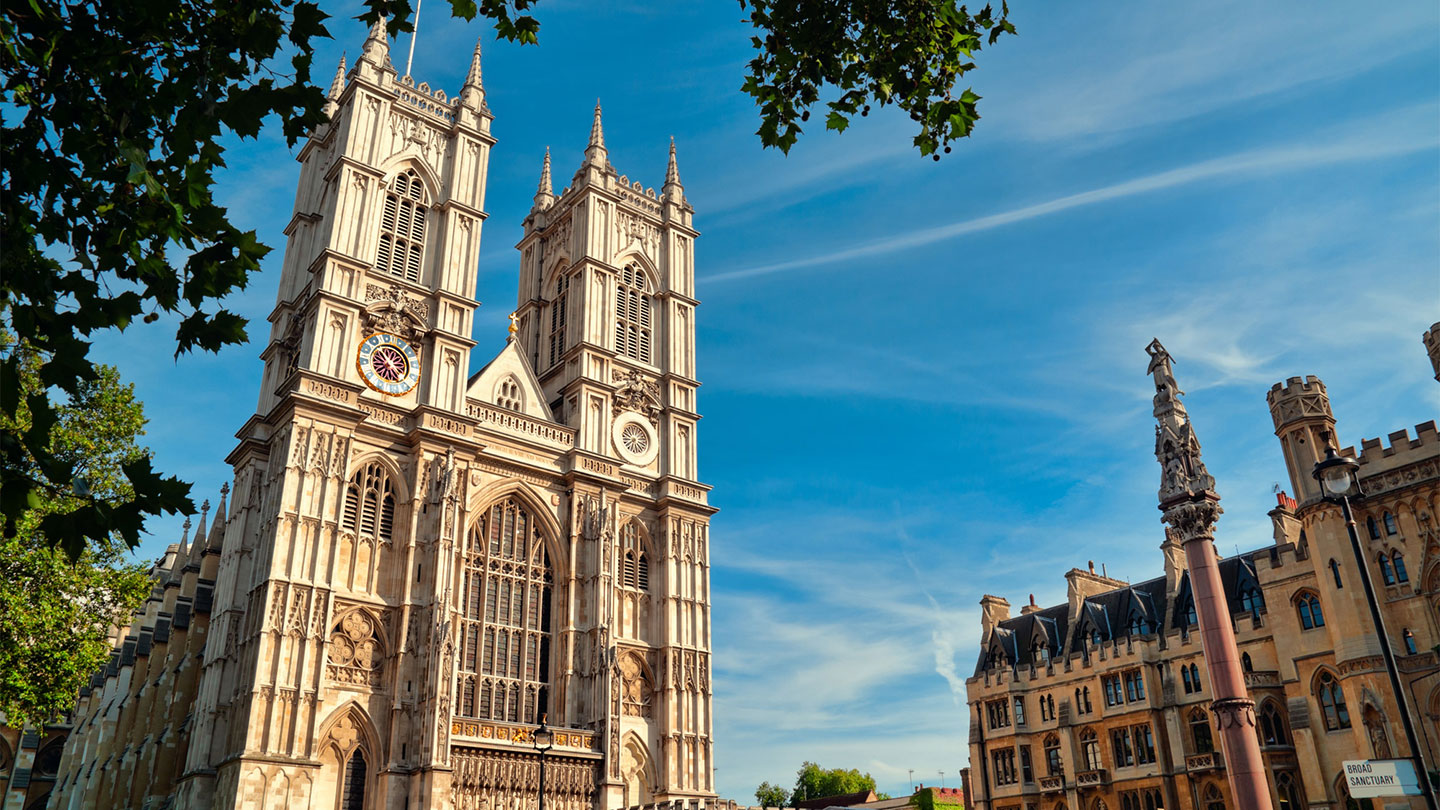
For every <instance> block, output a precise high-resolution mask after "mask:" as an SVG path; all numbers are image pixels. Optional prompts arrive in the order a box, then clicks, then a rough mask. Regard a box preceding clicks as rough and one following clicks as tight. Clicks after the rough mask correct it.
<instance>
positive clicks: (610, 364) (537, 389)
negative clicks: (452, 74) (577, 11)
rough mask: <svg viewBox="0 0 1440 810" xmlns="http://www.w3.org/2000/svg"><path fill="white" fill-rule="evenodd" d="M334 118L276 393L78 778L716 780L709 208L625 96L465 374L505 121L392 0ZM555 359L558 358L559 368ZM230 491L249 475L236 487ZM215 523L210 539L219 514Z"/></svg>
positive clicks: (256, 792)
mask: <svg viewBox="0 0 1440 810" xmlns="http://www.w3.org/2000/svg"><path fill="white" fill-rule="evenodd" d="M327 110H328V111H329V112H330V114H331V123H329V124H327V125H325V126H323V127H322V128H320V129H319V130H318V131H316V132H314V133H312V134H311V136H310V138H309V140H308V141H307V142H306V143H305V145H304V147H303V148H302V150H301V152H300V155H299V160H300V163H301V175H300V183H299V189H298V192H297V194H296V201H295V208H294V215H293V217H292V219H291V221H290V224H289V226H288V227H287V228H286V235H287V237H288V243H287V247H286V253H285V258H284V261H283V264H282V267H281V270H280V278H279V289H278V292H277V295H276V305H275V308H274V310H273V313H272V315H271V317H270V322H271V332H270V337H269V340H268V342H267V345H266V347H265V349H264V351H263V352H262V353H261V357H262V359H263V360H264V361H265V367H264V373H263V378H262V380H261V385H260V394H259V404H258V407H257V411H256V415H255V416H254V417H252V418H251V419H250V420H249V421H247V422H246V423H245V425H243V426H242V427H241V429H240V431H239V433H238V434H237V435H238V438H239V443H238V445H237V446H236V447H235V449H234V450H233V451H232V452H231V454H230V455H229V457H228V459H227V461H228V463H229V464H231V465H232V466H233V468H234V483H233V487H234V489H233V492H230V493H229V494H228V498H222V500H221V503H220V507H219V510H218V513H217V514H216V516H215V518H214V520H213V522H212V523H211V526H210V527H209V529H208V531H207V530H206V528H205V527H204V524H205V522H206V520H202V527H201V529H200V530H199V531H197V533H196V538H195V539H194V540H189V539H186V540H185V541H184V542H181V543H179V544H176V545H175V546H172V547H171V549H170V551H169V552H168V553H167V556H166V558H165V559H164V560H162V561H161V563H160V564H159V565H158V566H157V571H156V574H157V582H158V585H157V590H156V595H155V597H154V598H152V599H151V600H150V602H149V603H148V604H147V605H146V606H145V608H144V609H143V610H142V611H141V612H140V613H139V614H138V615H137V616H136V617H135V621H134V622H133V623H132V625H131V626H130V628H128V630H126V631H124V632H122V634H121V638H120V647H119V648H118V649H117V652H116V654H115V656H114V657H112V660H111V664H110V666H109V667H107V669H106V670H105V671H103V672H101V673H97V675H96V677H95V679H94V680H93V681H92V683H91V687H90V688H89V689H88V690H87V692H86V694H84V695H83V696H82V697H81V700H80V703H79V705H78V706H77V709H76V711H75V714H74V728H73V732H72V734H71V739H70V742H69V744H68V745H66V746H65V753H64V757H63V762H62V763H61V765H60V768H59V772H58V779H57V782H56V785H55V789H54V793H53V794H52V797H51V802H50V806H51V807H61V808H76V809H77V810H78V808H110V807H161V806H165V807H171V806H173V807H183V808H192V807H193V808H199V807H205V808H212V807H213V808H225V809H226V810H228V809H229V808H247V809H248V808H257V809H258V808H266V809H268V808H288V810H300V808H314V809H315V810H334V809H336V808H343V810H360V809H361V808H363V809H364V810H378V809H379V808H395V809H396V810H399V809H400V808H412V807H413V808H455V809H456V810H465V809H472V808H486V810H501V808H504V810H520V809H521V808H530V807H533V806H534V804H535V801H536V798H537V797H538V795H539V784H540V764H541V760H540V758H539V756H538V754H537V752H536V749H535V747H534V742H533V739H532V734H533V732H534V729H535V728H536V726H537V725H538V724H539V723H540V722H541V721H542V719H543V720H545V721H547V722H548V725H549V727H550V728H551V729H553V731H554V733H555V737H554V747H553V748H552V749H550V751H549V753H548V754H547V755H546V756H545V759H544V765H545V779H544V782H545V801H546V807H547V808H556V809H557V810H589V809H590V808H595V810H602V809H604V808H615V807H622V806H635V805H642V804H657V803H658V804H661V805H664V806H666V807H674V808H681V807H696V806H699V805H701V804H709V803H712V802H713V799H714V766H713V761H712V749H711V741H712V733H713V719H712V713H711V695H712V689H711V682H710V672H711V667H710V615H709V610H710V594H709V534H708V527H709V519H710V516H711V515H712V514H713V513H714V511H715V510H714V509H713V508H712V507H710V506H709V505H708V503H707V498H708V489H709V488H708V487H706V486H705V485H704V484H702V483H700V482H699V481H698V480H697V467H696V425H697V422H698V420H699V415H698V413H697V412H696V402H695V391H696V389H697V387H698V385H699V384H698V381H697V380H696V379H695V332H694V329H695V325H694V316H695V307H696V305H697V303H698V302H697V301H696V300H695V299H694V297H693V295H694V250H693V248H694V240H695V238H696V236H697V235H698V234H697V233H696V232H695V231H694V230H693V228H692V226H691V217H692V215H693V211H692V209H691V208H690V206H689V203H688V202H687V201H686V199H685V197H684V193H683V190H682V188H681V185H680V179H679V172H678V170H677V168H676V163H675V156H674V147H673V144H672V147H671V159H670V165H669V169H668V171H667V176H666V181H665V184H664V186H663V190H662V192H661V193H659V194H657V193H656V192H655V191H654V190H653V189H645V188H642V186H641V184H639V183H638V182H632V181H630V180H629V179H628V178H626V177H623V176H620V175H619V174H618V173H617V172H616V171H615V169H614V168H613V167H612V166H611V165H610V163H609V161H608V158H607V154H606V151H605V146H604V136H603V132H602V130H601V122H600V111H599V108H598V107H597V109H596V111H595V120H594V126H593V130H592V133H591V138H590V143H589V146H588V148H587V149H586V151H585V158H584V161H583V163H582V165H581V168H580V169H579V171H577V172H576V174H575V177H574V180H573V181H572V182H571V184H570V186H569V187H568V188H566V189H564V190H562V192H561V193H560V194H559V195H558V196H557V195H555V194H554V193H553V192H552V190H551V187H550V160H549V157H548V155H547V157H546V161H545V166H544V175H543V178H542V181H541V190H540V192H539V193H537V194H536V202H535V207H534V208H533V210H532V211H531V212H530V214H529V216H528V217H527V218H526V220H525V238H524V240H522V242H521V243H520V245H519V249H520V253H521V275H520V289H519V290H518V295H517V302H518V303H517V308H516V310H517V311H516V314H515V315H514V316H512V326H511V330H510V331H511V334H510V339H509V341H508V342H507V343H506V344H505V347H504V349H503V350H501V352H500V353H499V355H498V356H496V357H495V358H494V359H493V360H492V361H491V362H490V363H489V364H488V365H486V366H485V367H484V368H483V369H482V370H481V371H480V372H479V373H477V374H475V375H473V376H469V377H468V378H467V373H466V372H467V369H468V367H469V365H470V352H471V349H472V348H473V347H474V346H475V342H474V341H473V340H472V339H471V327H472V319H473V314H474V311H475V309H476V307H477V306H478V303H477V301H476V300H475V282H476V279H475V268H476V264H477V260H478V256H479V246H480V230H481V226H482V225H483V223H484V220H485V216H486V215H485V213H484V199H485V185H486V180H487V172H488V165H489V159H490V152H491V149H492V148H493V147H494V145H495V139H494V138H493V137H492V136H491V134H490V122H491V113H490V110H489V109H488V107H487V105H486V102H485V93H484V89H483V86H482V83H481V75H480V56H479V49H478V47H477V49H476V52H475V56H474V59H473V61H472V64H471V68H470V73H469V76H468V77H467V79H466V81H465V84H464V87H463V88H462V90H461V92H460V94H459V96H458V97H453V98H452V97H447V96H446V94H445V93H444V92H442V91H438V90H434V89H432V88H430V87H428V86H427V85H425V84H423V83H422V84H419V85H418V86H417V85H416V84H415V83H414V82H413V81H412V80H411V79H410V78H409V77H405V78H400V77H397V75H396V71H395V70H394V68H393V67H392V66H391V62H390V59H389V54H388V42H387V40H386V37H385V34H384V29H383V26H377V27H376V28H375V29H373V30H372V31H371V33H370V36H369V37H368V39H367V40H366V42H365V45H364V49H363V52H362V53H361V56H360V58H359V60H358V61H357V63H356V64H355V66H354V69H353V70H351V71H349V72H348V73H347V72H346V70H345V66H344V65H343V64H342V65H341V68H340V70H339V71H338V72H337V74H336V77H335V81H334V84H333V86H332V88H331V90H330V94H329V102H328V104H327ZM537 372H538V373H537ZM227 501H228V502H227ZM202 535H203V536H204V537H203V539H202V537H201V536H202Z"/></svg>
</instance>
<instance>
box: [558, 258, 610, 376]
mask: <svg viewBox="0 0 1440 810" xmlns="http://www.w3.org/2000/svg"><path fill="white" fill-rule="evenodd" d="M569 305H570V277H569V276H566V275H562V276H560V278H559V279H557V280H556V282H555V298H554V300H552V301H551V302H550V365H552V366H553V365H555V364H556V363H558V362H560V355H562V354H564V353H565V314H566V312H567V310H569V308H570V306H569ZM617 345H618V344H617Z"/></svg>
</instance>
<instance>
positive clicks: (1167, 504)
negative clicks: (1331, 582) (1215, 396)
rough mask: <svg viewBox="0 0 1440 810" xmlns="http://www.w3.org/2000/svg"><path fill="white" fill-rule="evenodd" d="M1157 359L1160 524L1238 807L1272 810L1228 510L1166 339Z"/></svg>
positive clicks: (1153, 364) (1154, 345)
mask: <svg viewBox="0 0 1440 810" xmlns="http://www.w3.org/2000/svg"><path fill="white" fill-rule="evenodd" d="M1145 352H1146V353H1147V354H1149V355H1150V365H1149V367H1148V368H1147V369H1146V373H1148V374H1150V375H1152V376H1153V377H1154V379H1155V422H1156V423H1155V459H1156V460H1157V461H1159V462H1160V492H1159V499H1160V505H1159V508H1160V511H1161V520H1162V521H1164V522H1165V523H1166V524H1169V527H1170V528H1169V531H1168V532H1167V535H1169V536H1171V537H1173V538H1174V539H1175V540H1178V541H1179V542H1180V543H1181V545H1182V547H1183V548H1184V550H1185V560H1186V564H1187V567H1188V568H1189V571H1190V586H1191V589H1192V590H1193V592H1194V597H1195V608H1196V613H1197V614H1198V617H1199V619H1200V644H1201V648H1202V649H1203V651H1204V654H1205V666H1206V669H1207V670H1209V673H1210V683H1211V686H1212V694H1214V695H1215V700H1214V701H1213V702H1211V704H1210V710H1211V712H1213V713H1214V715H1215V727H1216V730H1217V731H1218V732H1219V733H1220V740H1221V744H1222V746H1223V748H1224V752H1225V769H1226V775H1227V777H1228V778H1229V780H1230V790H1231V794H1232V795H1233V796H1234V797H1235V803H1236V806H1238V807H1244V808H1247V810H1270V808H1271V803H1270V789H1269V787H1268V786H1267V782H1266V778H1265V763H1264V761H1263V760H1262V759H1261V757H1260V740H1259V738H1258V737H1257V735H1256V733H1255V701H1253V700H1251V699H1250V698H1249V696H1248V695H1249V693H1248V692H1247V690H1246V688H1245V673H1244V671H1243V669H1242V668H1241V666H1240V650H1239V648H1238V647H1237V646H1236V644H1235V630H1234V626H1233V625H1232V624H1231V620H1230V607H1229V603H1228V602H1227V600H1226V598H1225V586H1224V583H1223V582H1222V581H1221V578H1220V567H1219V560H1218V558H1217V556H1216V554H1215V544H1214V542H1213V540H1214V537H1215V522H1216V521H1217V520H1219V519H1220V515H1221V513H1222V512H1223V511H1224V510H1222V509H1221V508H1220V495H1219V493H1217V492H1216V491H1215V479H1214V477H1212V476H1211V475H1210V473H1209V472H1208V471H1207V470H1206V469H1205V462H1204V461H1203V460H1201V458H1200V440H1199V439H1197V438H1196V436H1195V431H1194V429H1193V427H1192V425H1191V422H1190V415H1189V414H1188V413H1187V412H1186V411H1185V404H1184V403H1183V402H1182V401H1181V399H1180V398H1181V396H1183V395H1184V392H1183V391H1181V390H1180V386H1179V385H1178V384H1177V383H1176V382H1175V373H1174V368H1173V362H1174V361H1173V360H1172V358H1171V357H1170V353H1169V352H1167V351H1166V350H1165V347H1164V346H1162V345H1160V341H1159V340H1152V341H1151V342H1150V345H1149V346H1147V347H1146V348H1145Z"/></svg>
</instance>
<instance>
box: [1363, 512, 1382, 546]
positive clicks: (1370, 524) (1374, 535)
mask: <svg viewBox="0 0 1440 810" xmlns="http://www.w3.org/2000/svg"><path fill="white" fill-rule="evenodd" d="M1365 528H1366V529H1368V530H1369V531H1370V539H1371V540H1379V539H1380V524H1378V523H1376V522H1375V517H1374V516H1373V515H1372V516H1370V517H1367V518H1365Z"/></svg>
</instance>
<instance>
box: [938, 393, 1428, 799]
mask: <svg viewBox="0 0 1440 810" xmlns="http://www.w3.org/2000/svg"><path fill="white" fill-rule="evenodd" d="M1268 403H1269V406H1270V411H1271V415H1272V416H1273V418H1274V423H1275V432H1276V436H1277V437H1278V438H1279V439H1280V443H1281V448H1282V452H1283V454H1284V458H1285V463H1286V466H1287V468H1288V469H1289V473H1290V478H1291V487H1292V491H1293V492H1295V493H1296V496H1297V497H1295V498H1291V497H1290V496H1288V495H1286V494H1285V493H1280V494H1279V495H1278V496H1277V505H1276V507H1275V509H1273V510H1272V511H1271V512H1270V517H1271V519H1272V522H1273V525H1274V542H1273V544H1270V545H1266V546H1264V547H1261V548H1258V549H1256V550H1254V551H1250V552H1246V553H1244V554H1240V555H1238V556H1234V557H1230V558H1228V559H1223V560H1221V561H1220V563H1219V571H1220V579H1221V582H1222V583H1223V590H1224V594H1225V601H1226V602H1227V605H1228V608H1229V614H1230V618H1231V622H1232V627H1233V629H1234V632H1235V636H1236V640H1237V642H1238V646H1239V650H1240V653H1241V662H1242V665H1243V671H1244V684H1245V688H1246V691H1247V692H1248V697H1249V699H1250V700H1253V701H1254V702H1255V720H1254V723H1255V729H1254V733H1255V734H1256V736H1257V737H1258V739H1259V742H1260V747H1261V752H1262V759H1263V764H1264V769H1265V774H1266V781H1267V782H1268V784H1269V788H1270V791H1271V797H1270V798H1271V800H1272V802H1273V806H1274V807H1275V808H1277V810H1299V808H1305V807H1310V808H1335V810H1342V809H1343V808H1347V807H1356V806H1366V805H1367V804H1368V800H1366V801H1362V802H1359V803H1358V804H1357V803H1356V802H1354V800H1350V799H1349V798H1348V796H1347V794H1346V792H1345V786H1344V779H1343V777H1342V776H1341V763H1342V762H1343V761H1344V760H1348V759H1369V758H1384V757H1391V756H1406V755H1408V753H1409V752H1408V749H1407V746H1406V741H1405V736H1404V731H1403V729H1402V727H1401V724H1400V720H1399V718H1398V717H1397V716H1395V715H1394V709H1393V707H1394V705H1395V701H1394V698H1393V695H1392V694H1391V688H1390V684H1389V681H1388V679H1387V677H1386V674H1385V669H1384V664H1383V661H1382V659H1381V656H1380V651H1379V646H1378V643H1377V640H1376V636H1375V631H1374V625H1373V623H1372V621H1371V618H1370V614H1369V609H1368V607H1367V606H1366V602H1365V598H1364V593H1363V590H1362V587H1361V583H1360V581H1359V579H1358V577H1357V575H1356V573H1355V570H1354V566H1355V557H1354V554H1353V553H1352V550H1351V547H1350V540H1349V536H1348V534H1347V532H1346V529H1345V525H1344V523H1343V521H1342V519H1341V516H1340V508H1339V507H1338V506H1335V505H1333V504H1330V503H1327V502H1325V501H1323V500H1321V498H1320V493H1319V490H1318V487H1317V484H1316V482H1315V481H1314V479H1313V478H1312V477H1311V470H1312V469H1313V467H1314V465H1315V463H1316V461H1318V460H1320V459H1321V458H1323V457H1324V448H1325V447H1327V446H1330V445H1331V444H1332V443H1333V439H1334V437H1335V435H1336V434H1335V418H1334V416H1333V414H1332V413H1331V410H1330V402H1329V398H1328V396H1327V394H1326V391H1325V386H1324V384H1323V383H1321V382H1320V381H1319V380H1318V379H1316V378H1314V377H1309V378H1305V379H1301V378H1291V379H1290V380H1287V381H1286V382H1285V383H1283V384H1276V385H1275V387H1274V388H1273V389H1271V391H1270V392H1269V395H1268ZM1342 454H1348V455H1352V456H1355V457H1356V458H1357V460H1358V461H1359V462H1360V471H1359V476H1360V480H1361V488H1362V491H1363V492H1364V493H1365V494H1364V496H1363V497H1361V498H1360V499H1359V500H1357V501H1355V502H1354V505H1355V508H1356V521H1357V524H1358V526H1359V531H1360V537H1361V542H1362V544H1363V546H1364V548H1365V552H1366V554H1367V555H1368V556H1369V560H1370V564H1371V568H1370V575H1371V577H1372V578H1373V580H1374V582H1375V584H1376V588H1377V591H1378V594H1379V596H1380V598H1381V601H1382V610H1383V611H1384V613H1385V616H1386V623H1387V625H1388V627H1389V628H1390V631H1391V633H1392V635H1394V636H1395V637H1394V638H1393V639H1392V640H1391V643H1392V645H1393V647H1394V649H1395V651H1396V655H1397V656H1398V659H1399V660H1398V663H1399V668H1400V670H1401V678H1402V681H1404V682H1405V683H1407V684H1409V685H1410V689H1411V690H1412V691H1411V695H1410V700H1411V705H1412V706H1415V707H1417V712H1418V715H1419V717H1418V718H1417V720H1418V723H1417V725H1418V726H1419V729H1420V733H1421V734H1422V735H1424V737H1425V740H1424V742H1423V745H1424V746H1428V749H1427V751H1426V752H1425V755H1426V757H1427V758H1433V756H1434V752H1436V751H1440V652H1437V650H1440V530H1437V525H1436V520H1437V510H1440V435H1437V431H1436V425H1435V423H1434V422H1433V421H1432V422H1426V423H1424V424H1422V425H1419V426H1417V427H1416V429H1415V433H1414V435H1413V436H1412V435H1410V434H1409V433H1407V432H1406V431H1398V432H1396V433H1393V434H1391V435H1390V436H1389V439H1388V446H1387V445H1386V444H1385V443H1382V442H1381V441H1380V440H1378V439H1371V440H1366V441H1364V442H1362V443H1361V448H1360V452H1359V453H1358V454H1356V453H1355V451H1354V449H1353V448H1349V449H1346V450H1343V451H1342ZM1161 551H1162V554H1163V558H1164V572H1163V576H1161V577H1157V578H1155V579H1152V580H1148V581H1146V582H1141V583H1138V584H1133V585H1132V584H1128V583H1125V582H1121V581H1118V580H1114V579H1110V578H1108V577H1105V576H1103V575H1101V574H1096V573H1095V570H1094V566H1093V564H1092V565H1091V566H1090V567H1089V568H1087V569H1073V570H1071V571H1070V572H1069V573H1068V574H1066V580H1067V582H1068V586H1069V587H1068V599H1067V602H1066V604H1064V605H1058V606H1054V607H1041V606H1038V605H1036V604H1035V603H1034V600H1033V598H1032V599H1031V601H1030V604H1029V605H1027V606H1025V607H1023V608H1022V609H1021V611H1020V615H1019V616H1014V617H1012V616H1011V613H1010V604H1009V602H1008V601H1006V600H1005V599H1002V598H1000V597H996V596H986V597H985V598H984V599H983V600H982V601H981V610H982V618H981V625H982V638H983V641H982V651H981V656H980V661H979V664H978V666H977V667H976V670H975V674H974V676H973V677H971V678H969V679H968V680H967V681H966V688H967V698H968V701H969V703H970V708H971V727H970V763H971V767H970V774H969V776H970V779H971V782H972V790H973V793H972V798H973V800H974V802H973V803H974V806H975V807H977V808H993V810H1012V809H1013V810H1055V809H1056V808H1071V809H1073V810H1095V809H1097V808H1106V809H1107V810H1132V808H1134V809H1135V810H1153V808H1158V807H1163V808H1168V809H1169V810H1191V808H1195V809H1196V810H1218V809H1219V808H1233V807H1236V806H1237V805H1236V804H1235V803H1234V801H1233V799H1232V796H1231V794H1230V787H1229V785H1228V784H1227V780H1226V778H1225V767H1226V762H1225V757H1224V756H1223V754H1222V753H1221V751H1220V748H1221V746H1220V737H1221V734H1220V731H1219V729H1217V727H1216V718H1215V716H1214V715H1213V714H1212V709H1211V703H1212V701H1213V700H1214V699H1215V695H1214V694H1213V693H1212V686H1213V684H1212V683H1211V678H1210V675H1209V672H1208V671H1207V667H1206V661H1205V660H1204V658H1203V656H1202V654H1201V643H1200V637H1199V632H1198V624H1197V621H1196V611H1195V607H1194V600H1193V598H1192V595H1191V592H1190V583H1189V573H1188V571H1187V570H1186V567H1185V556H1184V555H1183V554H1182V553H1181V550H1180V548H1179V543H1178V541H1177V537H1176V535H1175V533H1174V532H1173V531H1168V530H1167V535H1166V540H1165V542H1164V543H1162V544H1161ZM1374 806H1376V807H1379V806H1381V805H1380V803H1379V801H1378V800H1376V803H1375V805H1374ZM1384 806H1385V807H1414V808H1420V807H1423V806H1424V805H1423V801H1422V800H1421V799H1420V798H1419V797H1415V799H1414V800H1413V801H1407V800H1404V799H1400V800H1394V799H1391V800H1387V802H1386V803H1385V804H1384Z"/></svg>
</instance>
